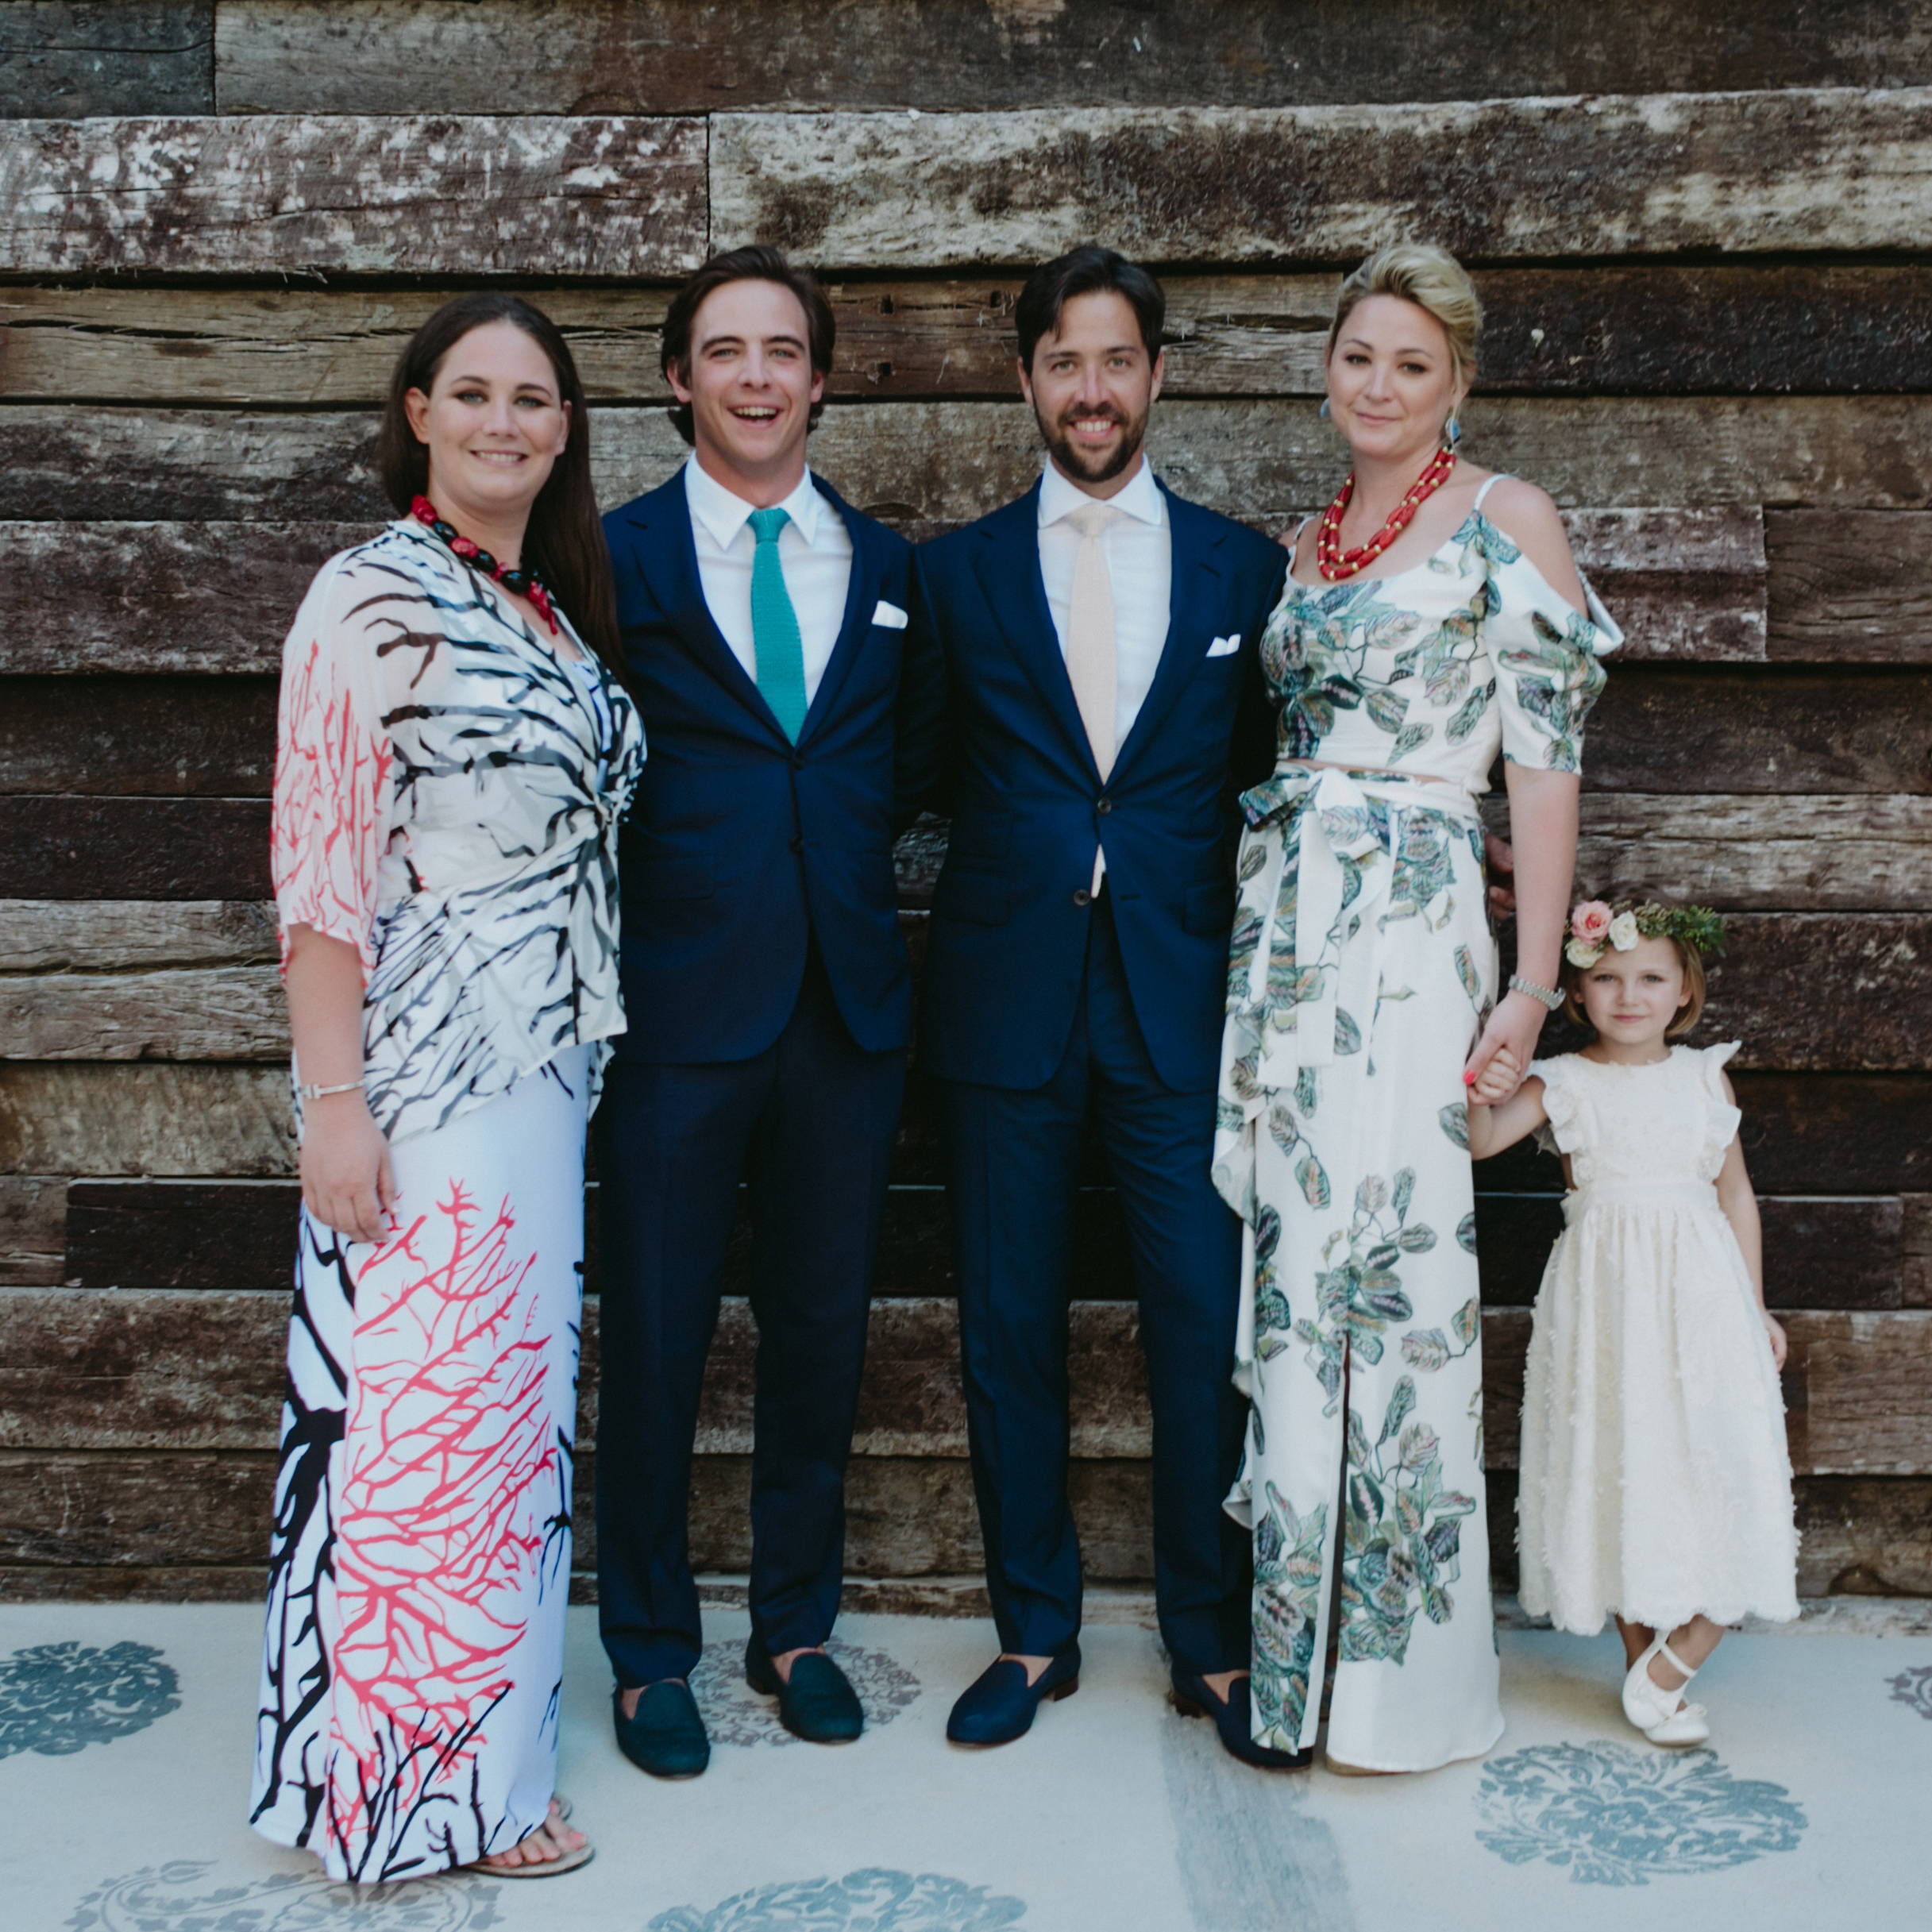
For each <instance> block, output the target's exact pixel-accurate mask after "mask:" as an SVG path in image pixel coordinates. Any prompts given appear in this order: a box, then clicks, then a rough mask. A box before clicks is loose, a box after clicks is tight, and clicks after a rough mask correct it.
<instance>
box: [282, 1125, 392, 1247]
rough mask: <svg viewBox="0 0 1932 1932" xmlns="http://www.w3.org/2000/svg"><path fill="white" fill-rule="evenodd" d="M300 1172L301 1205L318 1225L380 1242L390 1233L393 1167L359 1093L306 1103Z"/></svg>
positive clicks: (353, 1236)
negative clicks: (319, 1223) (318, 1222)
mask: <svg viewBox="0 0 1932 1932" xmlns="http://www.w3.org/2000/svg"><path fill="white" fill-rule="evenodd" d="M300 1172H301V1175H302V1200H303V1205H304V1206H305V1207H307V1209H308V1211H309V1213H310V1214H312V1215H313V1216H314V1217H315V1219H316V1220H317V1221H320V1222H321V1223H322V1224H323V1226H325V1227H327V1228H334V1229H335V1230H336V1231H337V1232H338V1233H341V1234H345V1235H347V1236H349V1239H350V1240H355V1241H380V1240H383V1239H384V1237H385V1236H387V1235H388V1233H389V1232H390V1231H391V1228H392V1227H393V1225H394V1223H393V1221H391V1217H390V1213H389V1210H390V1209H391V1208H392V1207H394V1206H395V1163H393V1162H392V1161H391V1158H390V1155H389V1143H388V1141H387V1140H384V1137H383V1131H382V1129H381V1128H380V1127H378V1126H377V1125H376V1122H375V1120H373V1118H372V1116H371V1115H370V1113H369V1109H368V1102H367V1101H365V1100H364V1098H363V1097H362V1096H361V1093H330V1094H326V1095H325V1096H324V1097H322V1099H320V1100H312V1101H310V1102H309V1103H308V1105H307V1108H306V1109H305V1110H304V1112H303V1122H302V1160H301V1167H300Z"/></svg>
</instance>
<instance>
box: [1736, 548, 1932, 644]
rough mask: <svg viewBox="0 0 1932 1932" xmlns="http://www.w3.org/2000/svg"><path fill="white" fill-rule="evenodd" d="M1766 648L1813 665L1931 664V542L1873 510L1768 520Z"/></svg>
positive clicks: (1766, 550) (1766, 549)
mask: <svg viewBox="0 0 1932 1932" xmlns="http://www.w3.org/2000/svg"><path fill="white" fill-rule="evenodd" d="M1764 548H1765V557H1766V564H1767V569H1768V585H1769V589H1768V595H1769V596H1770V597H1771V598H1772V600H1774V602H1775V605H1776V612H1777V615H1776V620H1775V622H1774V623H1772V627H1771V637H1770V655H1771V656H1772V657H1773V658H1776V659H1779V660H1780V661H1787V662H1790V661H1804V662H1810V663H1821V662H1824V663H1849V662H1853V661H1865V662H1871V661H1876V660H1884V661H1889V662H1892V663H1895V664H1928V663H1932V546H1928V545H1927V544H1926V542H1924V541H1923V540H1922V538H1921V537H1920V535H1919V524H1918V523H1917V522H1916V520H1915V519H1914V520H1907V521H1901V520H1900V519H1899V518H1898V517H1897V516H1895V515H1892V514H1890V513H1888V512H1884V511H1862V510H1835V511H1807V512H1803V513H1794V512H1791V511H1772V514H1771V515H1769V516H1768V518H1767V519H1765V530H1764Z"/></svg>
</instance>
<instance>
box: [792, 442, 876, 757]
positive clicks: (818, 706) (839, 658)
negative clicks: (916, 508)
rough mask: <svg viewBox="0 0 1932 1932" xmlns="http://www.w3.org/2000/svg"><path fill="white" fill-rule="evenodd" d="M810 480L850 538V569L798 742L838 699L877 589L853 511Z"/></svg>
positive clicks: (861, 644) (868, 624)
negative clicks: (835, 637)
mask: <svg viewBox="0 0 1932 1932" xmlns="http://www.w3.org/2000/svg"><path fill="white" fill-rule="evenodd" d="M812 483H813V485H814V487H815V488H816V489H817V491H818V492H819V496H821V497H822V498H823V499H824V500H825V502H826V503H827V504H828V505H829V506H830V507H831V508H832V509H834V510H835V511H838V513H839V515H840V517H842V518H843V519H844V522H845V527H846V535H847V536H849V537H850V538H851V539H852V569H851V573H850V576H848V577H847V578H846V587H845V615H844V616H843V617H842V618H841V619H839V641H838V642H837V643H835V645H833V646H832V654H831V657H829V658H828V659H827V661H826V665H825V669H824V672H823V674H822V675H821V676H820V677H819V688H818V689H817V690H816V692H813V694H812V705H811V708H810V709H809V710H808V711H807V712H806V713H805V722H804V724H802V725H801V726H800V727H799V733H798V742H800V744H801V745H802V744H803V743H804V742H805V740H806V739H807V738H809V737H811V735H812V733H813V732H814V731H816V730H818V728H819V727H820V726H821V725H822V724H823V723H824V721H825V719H827V718H828V717H829V716H830V715H831V712H832V709H833V708H834V706H835V705H836V704H837V703H838V702H839V687H840V686H841V685H842V684H843V683H844V682H845V681H846V673H848V672H849V671H850V669H851V668H852V664H853V661H854V659H855V658H856V657H858V654H859V653H860V651H862V650H863V649H864V648H865V646H866V640H867V639H868V638H870V636H871V634H872V611H873V605H874V604H876V603H877V592H878V586H877V581H876V580H875V578H874V575H873V565H872V559H871V557H870V556H869V555H868V554H867V552H868V550H869V549H870V546H869V545H868V544H867V543H866V534H865V532H864V530H862V529H861V527H860V526H859V521H858V515H857V514H856V513H855V512H854V511H853V510H852V509H851V507H850V506H849V505H848V504H847V503H846V501H845V499H844V498H843V497H842V496H839V494H838V492H836V491H835V490H833V489H831V488H829V487H828V486H827V484H824V483H823V482H822V481H820V480H819V478H817V477H816V476H815V477H813V478H812ZM820 514H821V515H822V514H823V512H821V513H820Z"/></svg>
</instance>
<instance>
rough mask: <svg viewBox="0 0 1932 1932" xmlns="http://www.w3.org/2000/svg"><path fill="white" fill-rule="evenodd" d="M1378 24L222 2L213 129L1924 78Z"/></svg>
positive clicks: (1216, 17)
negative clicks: (220, 121) (267, 117)
mask: <svg viewBox="0 0 1932 1932" xmlns="http://www.w3.org/2000/svg"><path fill="white" fill-rule="evenodd" d="M1392 18H1394V19H1398V20H1399V21H1400V25H1399V28H1398V29H1397V30H1395V31H1393V32H1391V33H1387V34H1386V35H1382V36H1364V35H1363V34H1361V33H1358V32H1356V31H1355V30H1353V29H1352V27H1350V26H1349V25H1348V23H1347V22H1345V21H1342V20H1341V19H1340V18H1339V17H1333V16H1329V15H1325V14H1321V13H1306V12H1304V11H1301V10H1284V9H1282V7H1280V6H1278V5H1275V4H1273V3H1272V0H1217V5H1215V6H1213V7H1208V8H1203V7H1200V6H1194V5H1190V4H1189V0H1130V3H1129V4H1124V5H1123V4H1121V3H1120V0H1054V3H1053V4H1051V5H1048V6H947V5H932V4H926V5H921V6H905V5H904V4H901V3H900V0H846V3H845V4H842V5H841V6H839V9H838V10H837V12H836V13H835V15H831V16H827V15H826V14H824V13H822V12H818V11H815V10H810V9H807V10H802V11H801V10H800V9H798V8H797V7H796V6H789V5H785V4H784V3H783V0H740V4H738V5H737V6H733V7H732V8H731V10H729V11H728V12H720V11H719V10H717V9H715V8H714V7H711V6H700V5H696V4H693V3H692V0H562V4H560V5H552V6H546V7H544V8H542V10H532V9H531V8H530V6H527V5H526V4H519V0H471V3H470V4H469V5H466V6H460V7H451V6H427V7H426V6H420V5H417V4H414V3H413V0H336V3H335V4H333V5H330V6H326V7H318V6H314V5H312V4H306V3H305V0H222V6H221V9H220V11H219V15H218V23H219V25H218V40H217V48H218V54H217V67H216V74H217V84H218V89H219V99H220V102H221V106H222V111H223V112H224V113H226V114H238V113H239V114H246V113H261V112H269V113H304V114H415V113H423V112H432V113H438V114H496V113H501V112H504V111H509V112H513V113H517V114H544V113H548V114H583V113H588V112H593V111H594V112H623V113H632V114H637V113H646V114H657V113H679V114H682V113H696V112H699V111H701V110H711V109H718V108H744V107H752V106H758V107H764V106H771V107H817V106H835V107H842V108H908V107H909V108H920V109H925V110H932V111H935V112H937V113H939V114H956V113H958V112H960V111H961V110H966V109H971V108H1016V107H1037V106H1041V105H1042V104H1043V103H1050V104H1052V105H1056V106H1057V105H1059V104H1061V103H1065V104H1066V105H1069V106H1100V105H1105V106H1114V105H1121V106H1155V107H1158V106H1166V105H1167V104H1169V103H1170V102H1175V101H1189V102H1211V103H1214V104H1217V105H1228V106H1256V107H1263V106H1278V105H1280V104H1282V102H1328V101H1348V102H1359V101H1389V102H1409V101H1416V100H1429V99H1434V98H1441V97H1447V98H1459V97H1460V98H1475V97H1480V96H1483V95H1487V94H1492V93H1494V92H1495V91H1497V88H1498V85H1499V83H1500V82H1501V81H1502V79H1505V78H1506V79H1507V82H1508V83H1509V85H1510V88H1511V89H1512V90H1513V91H1520V92H1521V93H1524V94H1601V93H1614V92H1615V91H1618V90H1620V89H1625V88H1629V87H1644V88H1646V89H1653V90H1656V91H1676V90H1682V89H1686V88H1709V87H1724V88H1741V87H1806V86H1822V85H1827V84H1849V85H1852V86H1858V87H1896V86H1899V84H1900V83H1903V82H1907V81H1912V80H1925V79H1932V34H1928V33H1927V31H1926V25H1925V22H1924V20H1923V17H1922V16H1921V15H1920V14H1919V13H1918V12H1917V10H1915V9H1914V8H1913V7H1911V6H1910V5H1900V4H1899V0H1849V3H1848V0H1840V3H1839V4H1837V5H1834V6H1832V7H1831V8H1830V10H1826V11H1825V12H1824V13H1822V14H1821V13H1820V11H1819V10H1818V9H1817V8H1816V7H1815V6H1807V5H1805V4H1803V0H1766V4H1765V5H1764V6H1761V7H1759V8H1757V9H1755V10H1753V13H1752V16H1751V30H1750V31H1749V32H1741V31H1740V30H1739V27H1738V21H1737V14H1736V13H1735V10H1734V9H1733V8H1731V7H1730V6H1726V5H1724V4H1722V3H1721V0H1689V3H1688V4H1687V3H1686V0H1677V3H1676V4H1670V3H1669V0H1631V3H1630V4H1625V5H1622V6H1615V7H1606V8H1602V9H1599V10H1597V11H1596V12H1595V13H1591V14H1590V15H1587V16H1578V15H1575V14H1571V13H1553V12H1552V10H1551V9H1550V8H1549V7H1548V6H1547V5H1543V4H1539V0H1490V4H1488V5H1486V6H1476V5H1474V4H1471V0H1436V3H1435V4H1433V5H1427V6H1404V7H1402V8H1401V9H1400V10H1399V11H1398V13H1397V14H1395V15H1394V16H1392ZM1502 49H1506V50H1507V52H1506V55H1502V54H1499V50H1502ZM1499 60H1502V63H1503V65H1502V67H1500V68H1499V66H1498V62H1499ZM43 111H44V110H43Z"/></svg>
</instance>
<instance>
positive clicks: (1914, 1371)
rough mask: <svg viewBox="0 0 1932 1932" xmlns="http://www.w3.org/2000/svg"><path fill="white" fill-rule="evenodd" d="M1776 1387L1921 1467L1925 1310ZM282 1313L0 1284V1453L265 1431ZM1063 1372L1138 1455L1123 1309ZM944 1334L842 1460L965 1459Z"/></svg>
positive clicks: (1135, 1357)
mask: <svg viewBox="0 0 1932 1932" xmlns="http://www.w3.org/2000/svg"><path fill="white" fill-rule="evenodd" d="M597 1315H598V1310H597V1305H596V1302H595V1301H592V1302H590V1303H588V1304H587V1305H586V1307H585V1310H584V1373H583V1388H584V1396H583V1408H582V1413H581V1416H580V1421H579V1430H580V1436H581V1438H582V1440H584V1442H586V1443H587V1444H588V1443H589V1442H590V1441H592V1440H593V1431H594V1428H595V1420H596V1400H597V1374H596V1363H597V1353H596V1346H597V1344H596V1337H597V1332H598V1320H597ZM287 1320H288V1311H287V1299H286V1297H285V1295H281V1294H274V1293H260V1294H220V1293H201V1294H193V1293H172V1294H171V1293H165V1292H145V1291H141V1290H115V1291H109V1292H102V1291H101V1290H68V1289H57V1288H52V1289H29V1288H19V1289H9V1290H4V1291H0V1334H4V1336H5V1341H6V1345H5V1347H4V1348H0V1448H10V1449H13V1448H21V1449H25V1448H32V1449H49V1450H66V1449H77V1448H89V1449H160V1448H175V1449H231V1448H232V1449H249V1448H270V1447H272V1446H273V1443H274V1440H275V1431H276V1427H277V1425H278V1420H279V1417H280V1410H281V1402H282V1393H283V1352H284V1349H285V1347H286V1342H287ZM1784 1322H1785V1325H1786V1328H1787V1330H1788V1332H1789V1333H1790V1336H1791V1359H1790V1362H1789V1363H1788V1365H1787V1368H1786V1371H1785V1375H1784V1382H1785V1387H1786V1390H1787V1403H1788V1404H1789V1406H1790V1410H1791V1451H1792V1461H1793V1466H1794V1467H1795V1468H1797V1469H1799V1470H1801V1471H1806V1472H1807V1473H1817V1474H1820V1475H1924V1474H1927V1473H1932V1312H1928V1311H1926V1310H1923V1309H1911V1310H1891V1311H1877V1310H1869V1311H1860V1310H1851V1311H1844V1312H1832V1311H1820V1310H1816V1309H1793V1310H1790V1311H1787V1313H1786V1314H1785V1316H1784ZM1483 1328H1484V1337H1485V1339H1484V1344H1483V1360H1484V1409H1485V1418H1486V1419H1485V1429H1484V1444H1485V1448H1484V1454H1485V1458H1486V1461H1487V1466H1488V1467H1490V1468H1492V1469H1499V1468H1509V1467H1514V1463H1515V1460H1516V1453H1517V1429H1518V1418H1519V1411H1520V1409H1521V1402H1522V1382H1521V1377H1522V1360H1523V1352H1524V1350H1525V1347H1526V1345H1527V1342H1528V1339H1529V1311H1528V1310H1527V1309H1491V1310H1490V1311H1489V1312H1488V1313H1487V1315H1486V1317H1485V1319H1484V1323H1483ZM1069 1332H1070V1344H1069V1348H1070V1352H1069V1369H1068V1377H1069V1383H1070V1390H1071V1394H1070V1405H1071V1407H1070V1415H1071V1427H1072V1436H1071V1441H1072V1444H1073V1453H1074V1456H1078V1457H1080V1458H1082V1459H1085V1460H1109V1459H1112V1458H1116V1457H1124V1458H1132V1457H1139V1456H1146V1455H1147V1453H1148V1450H1149V1444H1150V1424H1149V1421H1148V1416H1147V1388H1146V1375H1145V1367H1144V1363H1143V1356H1142V1354H1141V1350H1140V1326H1139V1316H1138V1313H1137V1312H1136V1309H1134V1308H1133V1306H1132V1305H1131V1304H1128V1303H1124V1302H1117V1301H1075V1302H1074V1304H1073V1305H1072V1307H1071V1309H1070V1331H1069ZM756 1334H757V1331H756V1326H755V1324H754V1321H753V1320H752V1317H751V1311H750V1305H749V1304H748V1303H747V1302H746V1301H742V1300H739V1299H738V1298H731V1299H730V1300H728V1301H727V1302H726V1304H725V1307H724V1310H723V1315H722V1317H721V1318H720V1323H719V1332H718V1339H717V1341H716V1343H715V1345H714V1347H713V1348H712V1350H711V1361H710V1367H709V1369H708V1372H707V1376H706V1381H705V1393H704V1405H703V1407H702V1409H700V1415H699V1421H698V1429H697V1438H696V1440H697V1446H698V1448H699V1451H700V1453H702V1454H705V1455H742V1454H744V1453H746V1452H748V1451H749V1450H750V1447H751V1414H752V1400H753V1382H754V1364H755V1359H756ZM958 1352H959V1350H958V1324H957V1317H956V1311H955V1308H954V1303H953V1302H952V1301H951V1300H950V1299H939V1298H931V1299H924V1300H920V1299H908V1300H888V1301H878V1302H875V1303H874V1305H873V1313H872V1323H871V1333H870V1340H869V1344H868V1348H867V1357H866V1379H865V1382H864V1386H863V1387H862V1391H861V1394H860V1397H859V1407H858V1423H857V1428H856V1433H855V1434H854V1441H853V1447H854V1453H855V1454H856V1455H858V1456H947V1457H963V1456H965V1454H966V1410H965V1406H964V1402H963V1399H962V1396H961V1394H960V1392H959V1380H958Z"/></svg>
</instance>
